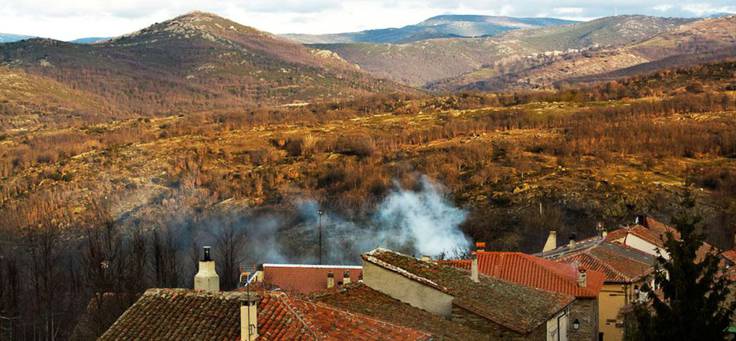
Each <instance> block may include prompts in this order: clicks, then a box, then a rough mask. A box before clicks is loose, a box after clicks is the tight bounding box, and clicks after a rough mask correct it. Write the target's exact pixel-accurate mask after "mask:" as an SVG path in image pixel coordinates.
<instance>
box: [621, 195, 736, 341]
mask: <svg viewBox="0 0 736 341" xmlns="http://www.w3.org/2000/svg"><path fill="white" fill-rule="evenodd" d="M683 206H684V207H685V208H686V210H683V211H682V213H681V214H679V215H678V216H677V217H675V219H673V224H674V225H675V226H676V228H677V231H678V232H679V234H680V238H679V239H677V238H675V236H674V235H673V233H672V232H667V233H666V236H665V238H664V239H665V240H664V249H665V250H666V254H665V253H658V256H657V261H656V264H655V273H654V283H655V288H656V290H652V289H650V288H648V287H646V288H645V289H644V290H646V291H648V292H647V294H648V295H647V302H643V303H638V304H636V305H635V306H634V309H633V316H634V318H635V321H634V326H633V327H632V328H630V329H628V330H627V337H626V338H627V339H631V340H668V341H675V340H722V339H724V338H725V336H726V334H725V329H726V328H727V327H728V325H729V324H730V322H731V317H732V315H733V313H734V309H735V308H736V301H733V300H731V301H730V302H729V300H728V298H729V294H730V289H729V287H730V286H731V285H732V284H733V282H732V281H731V280H730V279H729V278H728V277H727V276H722V275H721V274H722V273H721V268H720V266H719V258H718V256H717V255H716V254H715V252H714V251H712V250H711V251H709V252H708V253H707V254H706V255H705V257H704V258H703V259H698V257H697V251H698V250H699V249H700V248H701V247H702V246H703V242H704V240H705V236H704V235H703V234H702V233H699V232H698V231H697V227H698V224H699V223H700V222H701V218H700V216H699V215H697V214H691V213H690V212H691V211H692V209H693V207H694V201H693V200H692V198H691V197H690V196H689V195H687V196H686V199H685V200H684V205H683ZM665 255H668V257H669V258H667V257H665Z"/></svg>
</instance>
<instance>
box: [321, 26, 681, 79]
mask: <svg viewBox="0 0 736 341" xmlns="http://www.w3.org/2000/svg"><path fill="white" fill-rule="evenodd" d="M691 21H692V19H678V18H658V17H647V16H617V17H606V18H601V19H596V20H593V21H589V22H581V23H575V24H571V25H563V26H552V27H544V28H534V29H522V30H514V31H510V32H506V33H504V34H501V35H498V36H495V37H486V38H463V39H460V38H449V39H433V40H424V41H418V42H413V43H407V44H366V43H351V44H317V45H312V46H315V47H317V48H320V49H327V50H331V51H334V52H335V53H337V54H338V55H340V56H341V57H342V58H344V59H346V60H347V61H349V62H351V63H355V64H357V65H359V66H360V67H361V68H362V69H363V70H366V71H368V72H370V73H372V74H374V75H376V76H378V77H385V78H388V79H392V80H394V81H396V82H400V83H403V84H408V85H412V86H416V87H427V88H433V87H434V84H435V83H436V82H439V81H442V80H445V79H449V78H455V77H460V76H461V75H464V74H467V73H471V72H476V71H483V72H486V73H488V71H489V68H493V67H494V65H495V67H499V66H500V65H502V66H503V67H501V68H502V69H503V70H499V72H500V73H507V72H513V71H515V69H514V68H518V67H520V66H519V65H518V61H526V62H527V63H528V64H532V65H536V63H529V62H531V61H527V60H526V57H527V56H532V55H536V54H542V55H543V54H545V53H548V54H550V53H551V54H562V53H563V52H566V51H568V50H583V49H600V48H603V47H617V46H624V45H627V44H632V43H635V42H638V41H641V40H643V39H646V38H649V37H652V36H654V35H657V34H660V33H663V32H666V31H669V30H672V29H675V28H676V27H679V26H680V25H683V24H686V23H689V22H691ZM513 63H516V64H514V65H510V66H509V64H513ZM530 66H531V65H530ZM521 67H523V65H522V66H521Z"/></svg>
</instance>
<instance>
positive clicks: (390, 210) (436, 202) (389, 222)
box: [374, 177, 470, 256]
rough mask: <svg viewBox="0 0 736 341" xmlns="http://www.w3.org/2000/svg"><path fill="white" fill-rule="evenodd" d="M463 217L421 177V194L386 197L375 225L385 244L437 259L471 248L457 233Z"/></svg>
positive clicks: (406, 193) (395, 192)
mask: <svg viewBox="0 0 736 341" xmlns="http://www.w3.org/2000/svg"><path fill="white" fill-rule="evenodd" d="M466 216H467V213H466V212H465V211H464V210H461V209H459V208H457V207H454V206H453V205H452V204H451V203H450V202H448V201H447V200H446V199H445V198H444V197H443V196H442V194H441V192H440V190H439V188H438V185H436V184H433V183H432V182H430V181H429V179H427V178H426V177H423V178H422V190H421V191H419V192H412V191H406V190H403V189H401V188H399V190H398V191H394V192H392V193H391V194H389V195H388V197H386V199H385V200H384V201H383V202H382V203H381V205H379V207H378V211H377V212H376V214H375V216H374V222H375V223H376V224H377V225H378V227H379V231H381V232H382V234H384V237H385V238H386V237H388V238H387V241H391V242H392V243H394V244H398V245H399V246H401V245H413V248H414V251H415V252H416V253H419V254H421V255H428V256H438V255H440V254H447V253H452V252H456V251H457V250H460V249H467V248H468V247H469V246H470V241H469V239H468V237H467V236H466V235H465V234H464V233H463V232H462V231H461V230H460V224H462V222H463V221H465V218H466ZM386 234H388V235H386Z"/></svg>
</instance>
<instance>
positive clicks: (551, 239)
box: [542, 230, 557, 252]
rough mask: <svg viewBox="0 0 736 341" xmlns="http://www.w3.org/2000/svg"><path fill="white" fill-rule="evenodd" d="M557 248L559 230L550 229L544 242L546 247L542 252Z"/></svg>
mask: <svg viewBox="0 0 736 341" xmlns="http://www.w3.org/2000/svg"><path fill="white" fill-rule="evenodd" d="M556 248H557V231H554V230H552V231H549V235H548V236H547V242H545V243H544V248H543V249H542V252H547V251H551V250H554V249H556Z"/></svg>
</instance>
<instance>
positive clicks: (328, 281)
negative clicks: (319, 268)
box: [327, 271, 335, 289]
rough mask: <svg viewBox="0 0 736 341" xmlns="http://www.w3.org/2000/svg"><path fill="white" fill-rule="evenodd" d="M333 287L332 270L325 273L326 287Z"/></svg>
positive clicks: (333, 277)
mask: <svg viewBox="0 0 736 341" xmlns="http://www.w3.org/2000/svg"><path fill="white" fill-rule="evenodd" d="M334 287H335V274H333V273H332V271H330V272H328V273H327V289H332V288H334Z"/></svg>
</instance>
